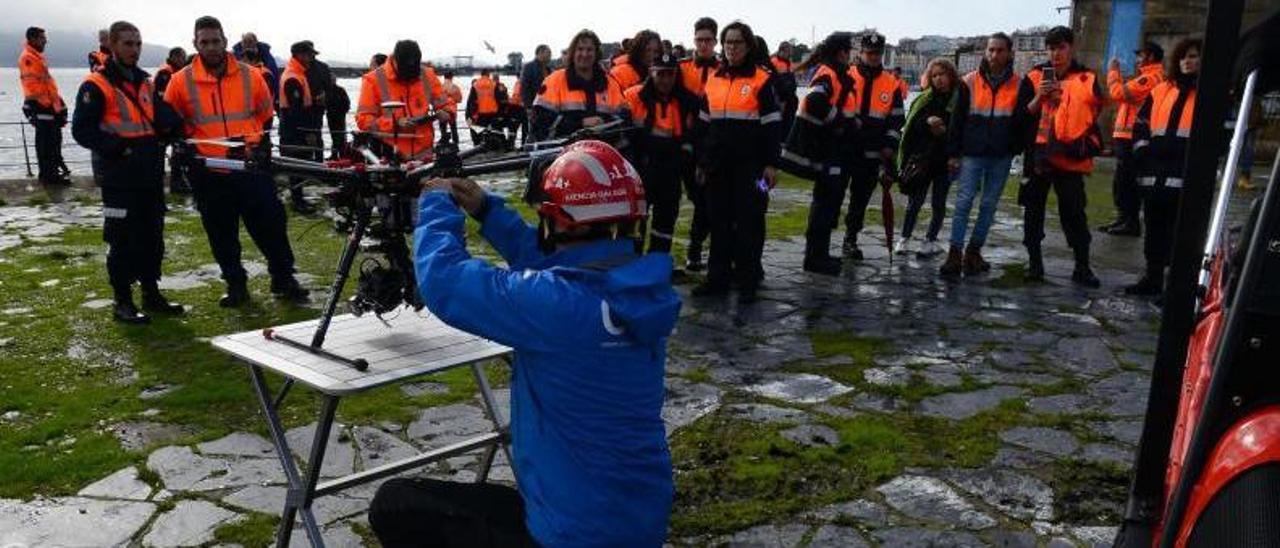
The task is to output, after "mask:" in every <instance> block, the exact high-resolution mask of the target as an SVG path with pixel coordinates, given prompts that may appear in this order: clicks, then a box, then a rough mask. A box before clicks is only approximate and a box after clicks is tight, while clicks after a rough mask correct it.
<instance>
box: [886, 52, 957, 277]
mask: <svg viewBox="0 0 1280 548" xmlns="http://www.w3.org/2000/svg"><path fill="white" fill-rule="evenodd" d="M959 83H960V76H959V74H957V73H956V66H955V65H953V64H952V63H951V61H948V60H946V59H943V58H936V59H934V60H932V61H929V66H928V68H926V69H925V71H924V74H923V75H922V76H921V82H920V88H921V90H922V91H921V93H920V94H919V95H917V96H916V98H915V100H913V101H912V102H911V108H910V109H908V111H907V119H906V123H905V124H904V125H903V128H902V142H901V144H900V145H899V147H898V156H897V167H898V173H899V175H900V180H899V183H898V185H899V189H900V190H901V191H902V193H903V194H906V195H907V198H908V201H907V212H906V215H905V216H903V219H902V243H901V244H900V245H899V246H898V253H909V252H911V251H918V252H919V254H920V255H921V256H931V255H935V254H937V253H939V252H941V250H942V248H941V247H940V246H938V244H937V240H938V232H939V231H940V230H941V229H942V221H943V219H944V218H945V217H946V210H947V192H948V191H949V190H950V189H951V173H949V172H948V170H947V151H946V143H947V125H948V124H949V123H950V119H951V113H952V112H954V111H955V108H956V96H957V93H956V87H957V86H958V85H959ZM930 189H932V190H933V200H932V207H933V211H932V214H931V216H930V218H929V229H928V231H927V232H926V233H925V243H924V245H923V246H921V247H920V248H919V249H918V250H917V249H916V246H915V243H914V242H913V240H912V238H911V234H912V232H913V231H914V230H915V226H916V219H917V218H918V217H919V215H920V210H921V209H922V208H923V207H924V201H925V198H926V197H927V196H928V195H929V190H930Z"/></svg>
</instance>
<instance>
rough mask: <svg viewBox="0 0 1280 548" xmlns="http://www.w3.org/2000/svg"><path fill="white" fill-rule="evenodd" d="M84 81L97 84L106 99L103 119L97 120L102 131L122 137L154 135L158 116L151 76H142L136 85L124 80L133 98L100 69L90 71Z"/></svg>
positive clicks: (133, 137) (132, 137) (134, 137)
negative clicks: (113, 83) (144, 78)
mask: <svg viewBox="0 0 1280 548" xmlns="http://www.w3.org/2000/svg"><path fill="white" fill-rule="evenodd" d="M85 81H86V82H89V83H91V84H93V85H95V86H98V89H99V90H100V91H101V92H102V97H103V98H104V99H106V101H105V102H104V104H103V110H102V121H101V122H99V124H98V127H99V128H101V129H102V131H105V132H107V133H110V134H113V135H115V136H117V137H120V138H122V139H136V138H139V137H151V136H154V135H155V134H156V129H155V126H153V125H152V122H153V121H154V120H155V119H156V105H155V93H156V92H155V88H154V87H152V84H151V80H150V79H146V80H143V81H142V83H141V84H139V85H138V86H137V87H136V88H134V87H133V85H132V84H130V83H128V82H125V83H124V86H126V87H129V88H132V89H130V90H129V91H130V92H131V93H132V95H133V99H130V98H129V97H128V96H127V95H125V93H126V92H124V91H121V90H120V89H118V88H116V87H115V86H113V85H111V82H109V81H107V77H106V76H103V75H102V73H101V72H91V73H89V76H87V77H85ZM135 101H136V102H135Z"/></svg>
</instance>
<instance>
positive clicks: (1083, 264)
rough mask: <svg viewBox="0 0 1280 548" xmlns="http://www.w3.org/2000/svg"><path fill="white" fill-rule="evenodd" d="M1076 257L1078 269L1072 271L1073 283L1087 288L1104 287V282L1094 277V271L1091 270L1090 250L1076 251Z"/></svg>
mask: <svg viewBox="0 0 1280 548" xmlns="http://www.w3.org/2000/svg"><path fill="white" fill-rule="evenodd" d="M1075 255H1076V267H1075V269H1074V270H1072V271H1071V281H1072V282H1075V283H1077V284H1079V285H1083V286H1085V287H1093V288H1098V287H1102V282H1101V281H1100V280H1098V277H1097V276H1095V275H1093V269H1091V268H1089V248H1087V247H1086V248H1083V249H1076V250H1075Z"/></svg>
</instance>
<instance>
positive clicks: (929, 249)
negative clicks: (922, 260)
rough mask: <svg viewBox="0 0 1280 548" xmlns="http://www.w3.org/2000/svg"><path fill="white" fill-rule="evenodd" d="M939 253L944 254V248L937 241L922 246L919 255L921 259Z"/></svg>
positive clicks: (926, 242)
mask: <svg viewBox="0 0 1280 548" xmlns="http://www.w3.org/2000/svg"><path fill="white" fill-rule="evenodd" d="M939 253H942V246H941V245H938V242H937V240H927V241H925V242H924V244H922V245H921V246H920V250H919V251H918V252H917V255H919V256H921V257H932V256H934V255H937V254H939Z"/></svg>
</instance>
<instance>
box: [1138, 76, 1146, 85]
mask: <svg viewBox="0 0 1280 548" xmlns="http://www.w3.org/2000/svg"><path fill="white" fill-rule="evenodd" d="M1138 83H1139V84H1141V85H1144V86H1145V85H1147V77H1146V76H1139V77H1138Z"/></svg>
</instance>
